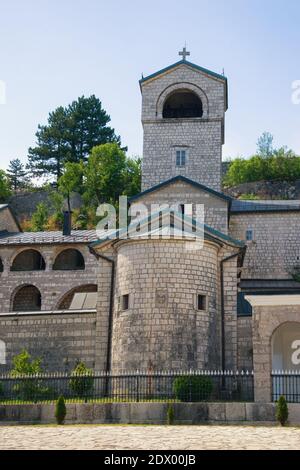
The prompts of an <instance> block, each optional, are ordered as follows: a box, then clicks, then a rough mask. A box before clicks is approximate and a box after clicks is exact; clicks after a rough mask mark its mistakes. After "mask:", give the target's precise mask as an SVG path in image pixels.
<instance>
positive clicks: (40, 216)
mask: <svg viewBox="0 0 300 470" xmlns="http://www.w3.org/2000/svg"><path fill="white" fill-rule="evenodd" d="M48 217H49V211H48V208H47V206H46V204H45V203H44V202H41V203H40V204H38V205H37V207H36V211H35V212H34V213H33V214H32V218H31V230H32V231H33V232H42V231H43V230H45V228H46V226H47V222H48Z"/></svg>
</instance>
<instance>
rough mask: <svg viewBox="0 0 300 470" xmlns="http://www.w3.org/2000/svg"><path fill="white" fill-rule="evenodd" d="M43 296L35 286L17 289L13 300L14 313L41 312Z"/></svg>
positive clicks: (25, 285) (29, 285) (27, 285)
mask: <svg viewBox="0 0 300 470" xmlns="http://www.w3.org/2000/svg"><path fill="white" fill-rule="evenodd" d="M41 307H42V295H41V292H40V290H39V289H38V288H37V287H36V286H34V285H33V284H23V285H22V286H19V287H17V289H15V291H14V293H13V295H12V298H11V310H12V311H13V312H36V311H39V310H41Z"/></svg>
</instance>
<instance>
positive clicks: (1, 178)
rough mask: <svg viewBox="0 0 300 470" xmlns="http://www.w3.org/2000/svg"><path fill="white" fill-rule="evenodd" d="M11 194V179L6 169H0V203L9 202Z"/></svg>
mask: <svg viewBox="0 0 300 470" xmlns="http://www.w3.org/2000/svg"><path fill="white" fill-rule="evenodd" d="M9 196H11V190H10V184H9V179H8V177H7V175H6V173H5V171H3V170H0V203H3V202H7V199H8V198H9Z"/></svg>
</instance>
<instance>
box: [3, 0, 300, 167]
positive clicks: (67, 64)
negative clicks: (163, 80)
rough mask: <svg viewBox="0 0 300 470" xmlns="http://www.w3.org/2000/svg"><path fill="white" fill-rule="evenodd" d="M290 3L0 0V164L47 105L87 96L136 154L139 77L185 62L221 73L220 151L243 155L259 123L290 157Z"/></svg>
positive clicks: (298, 135)
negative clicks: (0, 90)
mask: <svg viewBox="0 0 300 470" xmlns="http://www.w3.org/2000/svg"><path fill="white" fill-rule="evenodd" d="M299 25H300V2H299V0H285V1H284V0H226V1H225V0H185V1H184V2H175V1H174V0H151V2H141V1H137V0H127V1H124V0H109V1H108V0H106V1H103V0H85V1H83V0H51V1H50V0H26V1H24V0H0V80H2V81H4V82H5V83H6V97H7V102H6V104H5V105H1V104H0V162H1V163H0V166H1V167H2V168H6V166H7V163H8V161H9V160H10V159H12V158H17V157H18V158H20V159H22V160H24V161H25V160H26V156H27V149H28V147H29V146H30V145H33V144H34V140H35V138H34V134H35V132H36V130H37V126H38V124H39V123H46V120H47V116H48V113H49V111H51V110H54V109H55V108H56V107H57V106H59V105H67V104H68V103H70V102H71V101H72V100H73V99H76V98H77V97H78V96H80V95H83V94H84V95H86V96H88V95H90V94H92V93H94V94H95V95H96V96H98V97H99V98H100V99H101V101H102V103H103V106H104V108H105V109H106V110H107V112H108V113H109V114H110V115H111V118H112V125H113V126H114V127H115V129H116V132H117V133H119V134H120V135H121V137H122V143H123V144H124V145H127V146H128V148H129V154H130V155H137V154H139V155H140V154H141V153H142V127H141V124H140V108H141V96H140V90H139V84H138V80H139V79H140V77H141V73H142V72H143V73H144V75H148V74H150V73H153V72H155V71H157V70H159V69H161V68H163V67H165V66H167V65H170V64H172V63H174V62H176V61H177V60H178V59H179V58H178V50H179V49H181V48H182V46H183V44H184V42H185V41H186V42H187V46H188V49H189V50H190V51H191V56H190V58H189V59H190V61H191V62H194V63H196V64H199V65H201V66H203V67H206V68H209V69H211V70H213V71H215V72H218V73H221V72H222V69H223V67H224V69H225V74H226V76H227V77H228V81H229V110H228V112H227V113H226V145H225V146H224V149H223V157H224V158H225V157H227V156H229V155H231V156H236V155H238V154H242V155H249V154H250V153H251V152H254V151H255V148H256V141H257V138H258V136H259V135H260V134H261V133H262V132H263V131H265V130H268V131H270V132H272V133H273V134H274V136H275V144H276V145H281V144H286V145H288V146H289V147H291V148H293V149H294V150H295V151H297V152H298V153H299V154H300V105H295V104H292V101H291V94H292V89H291V86H292V82H293V81H294V80H300V60H299V44H300V26H299Z"/></svg>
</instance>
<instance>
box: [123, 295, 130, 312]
mask: <svg viewBox="0 0 300 470" xmlns="http://www.w3.org/2000/svg"><path fill="white" fill-rule="evenodd" d="M121 309H122V310H128V309H129V294H125V295H122V297H121Z"/></svg>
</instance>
